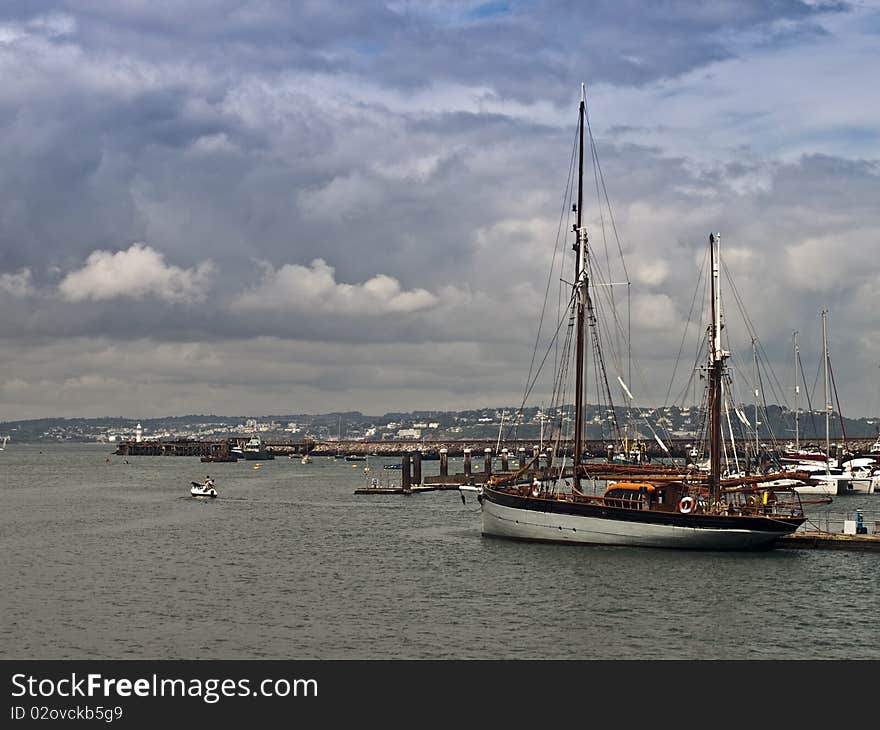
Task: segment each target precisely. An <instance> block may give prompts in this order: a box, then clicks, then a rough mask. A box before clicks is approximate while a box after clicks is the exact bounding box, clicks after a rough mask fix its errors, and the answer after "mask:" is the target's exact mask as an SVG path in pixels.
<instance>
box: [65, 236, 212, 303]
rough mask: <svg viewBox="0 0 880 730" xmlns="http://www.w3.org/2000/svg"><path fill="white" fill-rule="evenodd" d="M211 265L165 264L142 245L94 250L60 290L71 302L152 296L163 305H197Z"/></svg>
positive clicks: (202, 296) (208, 276) (210, 271)
mask: <svg viewBox="0 0 880 730" xmlns="http://www.w3.org/2000/svg"><path fill="white" fill-rule="evenodd" d="M213 271H214V264H213V263H212V262H211V261H203V262H201V263H200V264H199V265H198V266H197V267H195V268H193V269H181V268H180V267H178V266H173V265H169V264H166V263H165V257H164V256H163V255H162V254H161V253H159V252H158V251H156V250H154V249H152V248H150V247H149V246H147V245H145V244H143V243H135V244H132V246H131V247H130V248H129V249H128V250H126V251H117V252H116V253H112V252H110V251H93V252H92V253H91V255H90V256H89V258H88V260H87V261H86V263H85V266H83V267H82V268H81V269H79V270H77V271H73V272H71V273H69V274H68V275H67V276H65V277H64V279H63V280H62V281H61V284H60V285H59V290H60V291H61V294H62V295H63V296H64V298H65V299H67V300H69V301H72V302H79V301H83V300H94V301H99V300H104V299H117V298H121V297H126V298H130V299H144V298H146V297H149V296H152V297H156V298H157V299H161V300H163V301H166V302H198V301H203V300H204V299H205V298H206V297H207V286H208V282H209V279H210V277H211V274H212V273H213Z"/></svg>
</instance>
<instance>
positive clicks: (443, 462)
mask: <svg viewBox="0 0 880 730" xmlns="http://www.w3.org/2000/svg"><path fill="white" fill-rule="evenodd" d="M448 453H449V451H448V449H440V476H441V477H445V476H448V475H449V462H448V461H447V454H448Z"/></svg>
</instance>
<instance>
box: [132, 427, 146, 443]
mask: <svg viewBox="0 0 880 730" xmlns="http://www.w3.org/2000/svg"><path fill="white" fill-rule="evenodd" d="M143 440H144V429H143V428H142V427H141V424H140V423H139V424H138V425H137V426H136V427H135V429H134V441H135V443H137V444H139V443H140V442H141V441H143Z"/></svg>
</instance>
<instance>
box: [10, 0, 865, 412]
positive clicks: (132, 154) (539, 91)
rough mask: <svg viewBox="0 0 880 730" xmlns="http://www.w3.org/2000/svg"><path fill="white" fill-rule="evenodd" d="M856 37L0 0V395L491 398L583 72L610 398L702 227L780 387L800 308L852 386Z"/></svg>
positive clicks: (590, 19)
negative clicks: (615, 307) (611, 277)
mask: <svg viewBox="0 0 880 730" xmlns="http://www.w3.org/2000/svg"><path fill="white" fill-rule="evenodd" d="M878 50H880V2H878V0H868V1H866V2H862V3H845V2H813V1H811V2H806V1H800V0H773V1H768V0H753V1H750V0H701V1H699V2H696V1H695V2H685V1H683V0H682V1H676V0H670V1H668V2H656V3H648V2H636V1H635V0H614V1H613V2H610V1H609V2H605V1H603V0H595V1H592V2H589V3H584V2H566V1H564V0H558V1H555V2H553V1H548V2H541V1H540V0H524V1H523V2H517V1H516V0H500V1H495V0H489V1H488V2H470V1H469V0H448V1H443V0H420V1H419V2H408V1H407V0H396V1H390V2H378V1H373V0H360V1H359V2H336V1H335V0H320V1H318V0H308V1H303V2H288V1H286V0H285V1H282V0H241V1H239V2H234V1H233V0H27V1H25V0H21V1H20V2H15V1H10V2H4V3H2V5H0V78H2V79H3V83H2V84H0V313H2V316H0V342H2V345H0V347H2V349H0V420H12V419H21V418H36V417H43V416H67V417H72V416H127V417H132V418H146V417H152V416H160V415H171V414H187V413H220V414H230V415H231V414H242V415H244V414H249V415H260V414H274V413H298V412H307V413H308V412H311V413H320V412H330V411H333V410H355V409H356V410H361V411H363V412H365V413H373V414H381V413H384V412H386V411H391V410H413V409H440V410H446V409H458V408H469V407H476V406H498V407H501V406H504V405H511V404H518V403H519V401H520V400H521V397H522V393H523V386H524V383H525V380H526V376H527V373H528V367H529V360H530V357H531V353H532V348H533V346H534V341H535V334H536V327H537V323H538V316H539V314H540V311H541V306H542V302H543V300H544V294H545V290H546V288H547V285H548V272H549V270H550V264H551V260H552V258H553V252H554V248H555V246H556V237H557V230H558V229H559V226H560V219H561V216H560V213H561V211H562V210H563V208H562V206H563V205H564V200H563V198H564V192H565V188H566V182H567V179H568V170H569V163H570V157H571V150H572V143H573V140H574V134H575V124H576V114H577V102H578V99H579V95H580V84H581V83H582V82H583V83H585V84H586V88H587V102H588V107H589V111H590V122H591V126H592V130H593V134H594V137H595V140H596V149H597V154H598V156H599V159H600V161H601V168H602V175H603V178H604V181H605V184H606V189H607V193H608V199H609V201H610V203H611V212H612V213H613V216H614V223H615V224H616V228H617V234H618V237H619V242H620V248H621V250H622V251H623V253H624V257H625V262H626V272H627V276H628V278H629V280H630V282H631V287H630V292H631V296H630V311H631V319H632V325H631V326H632V357H633V361H634V362H636V363H637V366H636V367H635V370H636V373H637V375H634V376H633V378H632V383H631V384H630V385H631V388H632V390H633V391H634V392H635V395H636V399H637V402H639V403H642V404H645V405H654V404H661V403H663V402H664V400H665V399H666V398H667V391H669V390H670V384H669V381H670V377H671V375H672V372H673V368H674V365H675V359H676V355H677V353H678V351H679V347H680V345H681V341H682V333H683V331H684V329H685V323H686V322H687V321H688V316H689V309H690V306H691V302H692V300H693V298H694V292H695V289H694V287H695V283H696V280H697V277H698V274H699V269H700V265H701V263H702V260H703V255H704V252H705V246H706V239H707V237H708V234H709V232H710V231H719V232H721V234H722V245H723V256H724V259H725V262H726V264H727V266H728V267H729V270H730V275H731V278H732V279H733V281H734V282H735V285H736V287H737V291H738V293H739V294H740V295H741V298H742V300H743V301H744V302H746V305H747V308H748V315H749V317H750V320H751V322H752V324H753V325H754V329H755V330H756V332H757V333H758V336H759V337H760V342H761V345H762V348H763V350H764V351H765V352H766V353H767V355H768V357H769V360H770V363H771V364H772V367H773V371H774V372H775V374H776V376H777V377H778V379H779V381H780V383H781V384H782V385H783V386H785V385H786V384H790V383H791V378H792V375H791V364H790V363H791V348H792V332H793V331H794V330H797V331H799V333H800V334H799V344H800V349H801V355H802V358H803V362H804V369H805V371H806V373H807V379H808V381H810V383H809V384H810V385H812V382H813V378H814V376H815V373H816V371H817V367H818V364H819V358H820V344H821V330H820V327H821V320H820V311H821V310H822V309H827V310H828V332H829V347H830V350H831V357H832V362H833V367H834V374H835V380H836V382H837V385H838V388H839V391H840V399H841V405H842V407H843V411H844V414H845V415H848V416H853V417H859V416H868V415H880V367H878V366H880V317H878V311H880V162H878V161H880V96H878V93H877V83H878V82H877V79H878V78H880V52H878ZM588 178H589V182H590V186H592V189H593V194H592V197H590V196H588V197H587V198H586V199H585V210H584V215H585V220H586V221H587V225H588V226H589V231H590V236H591V240H592V242H593V244H594V245H595V246H596V254H597V256H599V255H600V254H604V241H606V240H607V241H608V248H609V250H610V251H612V252H616V251H617V240H616V239H614V238H613V237H607V236H609V235H610V234H609V231H610V230H611V229H610V228H609V222H610V219H609V217H608V211H607V208H606V209H605V212H602V208H601V207H600V206H599V205H598V201H597V198H596V194H595V185H594V184H593V183H594V180H595V177H594V172H593V171H592V170H589V171H588ZM562 218H563V226H564V227H567V226H568V225H569V223H570V221H568V220H566V219H565V216H562ZM603 225H604V229H603ZM603 230H604V232H605V234H606V235H605V236H603ZM568 255H569V254H568V252H566V256H568ZM565 265H566V266H568V267H569V269H570V266H571V262H570V260H566V261H565ZM551 284H552V285H551V287H550V289H551V300H552V307H551V308H552V309H555V306H556V299H557V293H556V292H557V289H556V287H557V286H558V282H556V281H555V280H554V281H552V282H551ZM725 301H726V303H727V304H728V305H732V300H727V299H726V300H725ZM698 302H699V298H698ZM551 315H552V316H551V319H554V318H555V312H552V313H551ZM691 331H693V325H692V326H691ZM730 335H731V346H732V347H734V348H738V347H739V346H743V347H745V348H746V350H747V348H748V347H749V338H748V333H746V332H743V333H741V334H737V331H736V330H735V328H734V327H733V325H732V324H731V327H730ZM693 349H694V345H686V347H685V351H686V352H688V353H692V351H693ZM749 358H750V354H749V353H748V352H747V351H746V352H744V353H743V355H742V357H741V358H740V361H739V364H740V366H741V367H742V368H743V372H745V373H748V372H750V371H749V367H750V365H749ZM685 366H689V363H686V364H685ZM680 367H681V366H680ZM679 380H680V370H679ZM819 383H820V384H819V387H818V390H817V391H816V393H817V395H818V397H819V398H820V399H821V398H822V392H821V379H820V381H819ZM680 387H681V383H679V384H677V385H676V386H675V387H673V388H672V389H671V391H672V395H673V397H674V396H675V394H676V392H677V391H678V390H680ZM539 390H540V389H539ZM536 395H537V397H538V398H539V399H540V398H543V397H546V392H537V393H536ZM788 397H789V398H790V397H791V396H790V393H789V395H788Z"/></svg>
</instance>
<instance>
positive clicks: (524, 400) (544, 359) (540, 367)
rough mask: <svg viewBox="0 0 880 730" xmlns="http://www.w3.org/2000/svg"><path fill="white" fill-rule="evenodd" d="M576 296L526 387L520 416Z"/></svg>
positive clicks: (573, 296) (573, 294) (518, 410)
mask: <svg viewBox="0 0 880 730" xmlns="http://www.w3.org/2000/svg"><path fill="white" fill-rule="evenodd" d="M576 294H577V290H573V291H572V298H571V299H570V300H569V306H568V307H567V308H566V317H564V318H563V319H560V321H559V324H557V325H556V331H555V332H554V333H553V338H552V339H551V341H550V343H549V344H548V346H547V350H546V351H545V352H544V357H543V358H542V359H541V362H540V364H539V365H538V368H537V370H536V371H535V373H534V378H533V379H532V381H531V383H528V382H527V383H526V386H527V387H526V391H525V394H524V395H523V399H522V403H521V404H520V406H519V408H518V409H517V413H518V414H521V413H522V412H523V409H524V408H525V404H526V401H527V400H528V397H529V395H530V394H531V392H532V389H533V388H534V387H535V384H536V383H537V381H538V376H539V375H540V374H541V370H543V368H544V363H546V362H547V358H548V357H549V355H550V351H551V350H552V349H553V343H554V342H555V340H556V338H557V337H559V330H560V329H561V328H562V325H563V323H564V322H565V321H566V319H569V316H568V312H569V309H570V307H571V305H572V302H574V300H575V296H576Z"/></svg>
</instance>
